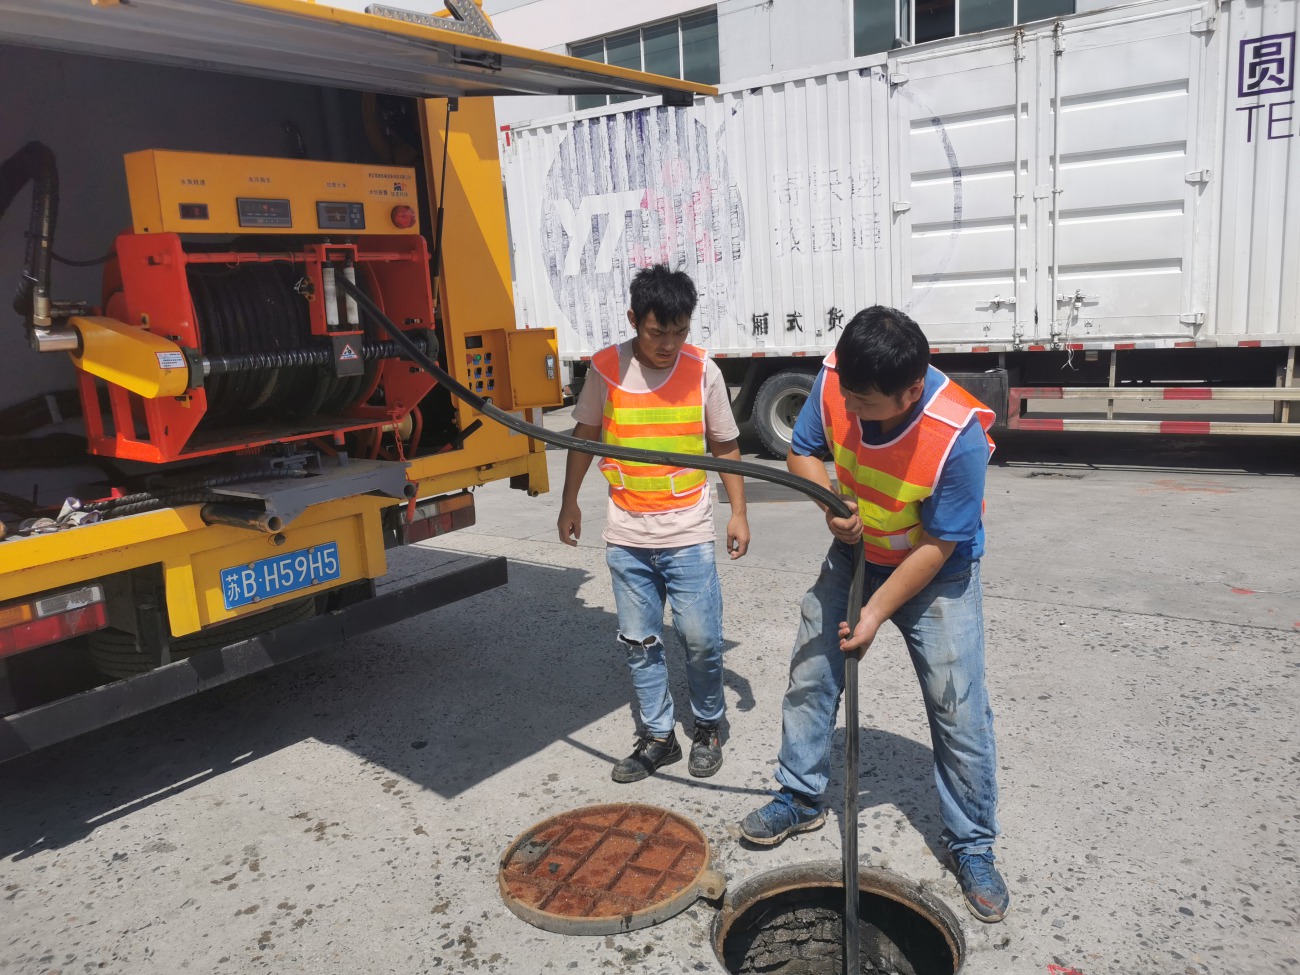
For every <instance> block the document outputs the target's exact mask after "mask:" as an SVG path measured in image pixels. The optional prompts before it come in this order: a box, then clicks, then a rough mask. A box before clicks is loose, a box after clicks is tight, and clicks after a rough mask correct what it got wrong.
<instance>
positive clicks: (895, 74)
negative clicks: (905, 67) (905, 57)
mask: <svg viewBox="0 0 1300 975" xmlns="http://www.w3.org/2000/svg"><path fill="white" fill-rule="evenodd" d="M910 80H911V79H910V78H908V76H907V72H905V71H891V72H889V83H890V85H893V86H898V85H905V84H907V83H908V81H910Z"/></svg>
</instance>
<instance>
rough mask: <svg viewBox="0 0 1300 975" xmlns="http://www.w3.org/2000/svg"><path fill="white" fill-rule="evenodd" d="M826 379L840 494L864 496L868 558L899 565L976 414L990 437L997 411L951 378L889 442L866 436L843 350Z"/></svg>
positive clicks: (826, 418) (828, 429) (860, 501)
mask: <svg viewBox="0 0 1300 975" xmlns="http://www.w3.org/2000/svg"><path fill="white" fill-rule="evenodd" d="M825 366H826V369H825V371H824V373H823V378H822V427H823V429H824V430H825V433H826V441H827V443H829V444H830V445H831V450H832V453H833V455H834V460H835V476H836V478H837V479H838V481H839V488H840V493H841V494H843V495H845V497H848V498H852V499H854V500H856V501H857V505H858V515H859V517H861V519H862V541H863V548H864V549H865V551H866V556H867V561H868V562H872V563H875V564H876V565H889V566H894V565H899V564H900V563H901V562H902V561H903V559H905V558H907V555H908V553H909V552H910V551H911V550H912V549H913V548H914V547H915V545H916V542H917V540H918V539H919V538H920V537H921V502H922V501H924V500H925V499H926V498H928V497H929V496H930V495H932V494H933V493H934V489H935V486H936V485H937V484H938V483H939V475H940V474H941V473H942V472H943V465H944V464H945V463H946V462H947V460H948V454H949V453H950V452H951V451H952V447H953V444H955V443H956V442H957V437H958V436H959V435H960V434H961V432H962V430H964V429H965V428H966V424H968V423H969V422H970V419H971V417H972V416H974V417H978V418H979V422H980V426H981V427H983V428H984V437H985V439H986V440H988V444H989V452H990V453H992V451H993V439H992V438H991V437H989V435H988V431H989V428H990V427H991V426H993V420H994V414H993V411H992V410H990V409H989V408H988V407H987V406H985V405H984V404H983V403H981V402H980V401H979V400H977V399H976V398H975V397H974V396H972V395H971V394H970V393H968V392H966V390H964V389H962V388H961V387H960V386H958V385H957V384H956V383H954V382H953V381H952V380H951V379H949V378H948V377H947V376H944V379H943V385H942V386H940V387H939V389H938V390H936V391H935V393H934V395H933V396H931V397H930V401H929V402H928V403H926V404H925V405H924V407H923V408H922V410H921V412H920V413H918V414H917V416H916V417H915V418H914V419H913V420H912V421H911V422H910V423H908V424H907V425H906V426H905V427H903V428H902V429H900V430H895V431H891V432H892V433H893V439H892V440H890V441H889V442H888V443H884V444H868V443H863V441H862V427H861V426H860V425H859V422H858V418H857V417H856V416H851V415H850V414H849V412H848V411H847V410H846V409H845V408H844V395H843V393H842V392H841V391H840V377H839V373H838V372H836V370H835V353H833V352H832V353H831V354H830V355H828V356H827V357H826V362H825Z"/></svg>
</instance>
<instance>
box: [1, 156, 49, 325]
mask: <svg viewBox="0 0 1300 975" xmlns="http://www.w3.org/2000/svg"><path fill="white" fill-rule="evenodd" d="M29 181H30V182H33V183H34V184H35V185H34V188H33V191H32V208H31V218H30V223H29V226H28V230H27V255H26V260H25V261H24V263H23V274H22V277H21V278H20V279H19V282H18V293H17V294H16V295H15V296H14V310H15V311H16V312H18V314H20V315H22V316H23V318H26V319H31V321H32V322H33V323H34V324H36V325H39V326H42V327H48V326H49V324H50V260H51V256H52V254H53V247H54V225H55V223H56V221H57V220H58V214H59V171H58V168H57V167H56V166H55V163H54V153H52V152H51V151H50V148H49V146H47V145H45V144H44V143H42V142H29V143H27V144H26V145H25V146H23V147H22V148H21V149H19V150H18V151H17V152H16V153H14V154H13V155H12V156H10V157H9V158H8V159H6V160H5V161H4V162H3V163H0V214H3V213H4V212H5V210H6V209H8V207H9V204H10V203H12V202H13V198H14V197H15V196H17V194H18V191H19V190H21V189H22V188H23V186H24V185H25V184H26V183H28V182H29Z"/></svg>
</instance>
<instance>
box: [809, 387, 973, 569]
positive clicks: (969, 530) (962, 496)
mask: <svg viewBox="0 0 1300 975" xmlns="http://www.w3.org/2000/svg"><path fill="white" fill-rule="evenodd" d="M825 376H826V369H825V368H823V369H822V371H821V372H820V373H818V374H817V381H816V383H814V384H813V388H812V392H811V393H809V394H808V402H806V403H805V404H804V406H803V409H802V410H801V411H800V412H799V419H798V420H797V421H795V425H794V435H793V437H792V438H791V440H792V447H793V449H794V452H795V453H796V454H800V455H802V456H804V457H825V456H827V455H828V454H830V445H829V444H828V443H827V442H826V432H825V430H824V428H823V427H822V380H823V379H824V378H825ZM945 378H946V377H945V376H944V374H943V373H941V372H940V371H939V370H938V369H936V368H934V367H933V366H931V367H930V370H929V372H927V373H926V376H925V393H924V394H923V395H922V397H921V401H920V402H919V403H917V404H916V405H915V406H914V407H912V412H911V413H909V414H908V417H907V419H906V420H905V421H903V423H901V424H900V425H899V426H897V427H895V428H894V429H893V430H891V431H890V432H889V433H888V434H883V435H882V434H881V432H880V424H879V423H877V422H875V421H874V420H868V421H866V422H863V421H862V420H859V421H858V424H859V426H860V427H861V428H862V440H863V442H864V443H869V444H884V443H888V442H889V441H890V440H892V439H893V438H894V437H897V436H899V435H900V434H901V433H902V432H903V431H904V430H905V429H906V428H907V425H908V424H909V423H911V421H912V420H913V419H914V418H915V417H916V415H917V414H918V413H919V412H920V411H921V409H922V408H923V405H924V404H926V403H929V402H930V400H931V398H932V397H933V396H934V394H935V393H937V392H938V391H939V387H940V386H942V385H943V381H944V379H945ZM988 464H989V446H988V441H987V440H986V439H985V436H984V430H983V428H982V427H981V426H980V424H979V421H978V420H977V419H975V418H973V417H972V418H971V421H970V423H968V424H966V427H965V429H963V430H962V432H961V433H960V434H958V435H957V442H956V443H955V444H953V446H952V451H951V453H949V454H948V460H947V462H946V463H945V464H944V465H943V470H942V471H941V472H940V474H939V483H938V484H936V485H935V487H934V493H933V494H931V495H930V496H929V497H928V498H926V499H925V500H924V501H922V502H921V527H922V528H923V529H925V531H926V533H927V534H929V535H930V536H932V537H934V538H937V539H939V540H940V541H943V542H956V543H957V547H956V548H955V549H953V552H952V555H951V556H949V558H948V561H947V562H946V563H944V567H943V568H942V569H941V570H940V571H939V575H938V578H944V577H947V576H953V575H956V574H958V573H960V572H964V571H965V570H966V568H967V566H968V565H969V564H970V563H971V562H973V561H975V560H976V559H978V558H980V557H981V556H982V555H983V554H984V519H983V514H984V475H985V471H986V470H987V468H988ZM868 567H869V568H870V569H871V570H872V571H875V572H891V571H893V570H892V568H891V567H889V566H882V565H876V564H874V563H868Z"/></svg>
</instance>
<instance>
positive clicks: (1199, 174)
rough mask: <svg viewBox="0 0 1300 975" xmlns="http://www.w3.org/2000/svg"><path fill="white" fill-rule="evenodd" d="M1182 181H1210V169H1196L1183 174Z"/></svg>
mask: <svg viewBox="0 0 1300 975" xmlns="http://www.w3.org/2000/svg"><path fill="white" fill-rule="evenodd" d="M1183 181H1184V182H1187V183H1208V182H1209V181H1210V171H1209V170H1208V169H1198V170H1196V171H1195V172H1191V173H1188V174H1187V175H1186V176H1184V177H1183Z"/></svg>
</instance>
